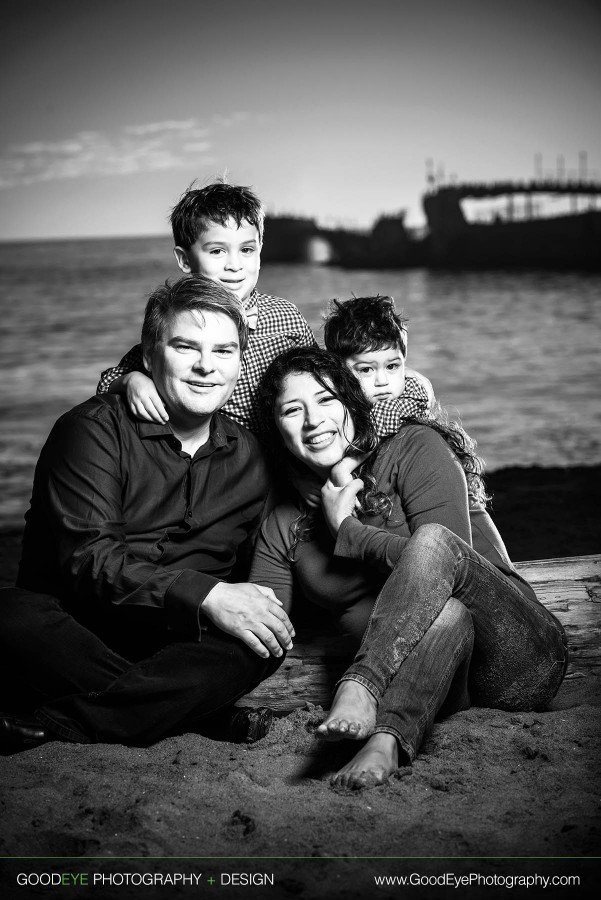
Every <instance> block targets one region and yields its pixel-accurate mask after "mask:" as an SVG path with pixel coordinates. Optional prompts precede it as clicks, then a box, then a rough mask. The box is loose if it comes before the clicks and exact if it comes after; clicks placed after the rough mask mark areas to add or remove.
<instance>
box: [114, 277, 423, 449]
mask: <svg viewBox="0 0 601 900" xmlns="http://www.w3.org/2000/svg"><path fill="white" fill-rule="evenodd" d="M242 305H243V307H244V309H245V310H246V312H247V313H248V316H249V320H250V322H249V340H248V347H247V348H246V351H245V352H244V357H243V360H242V371H241V373H240V378H239V379H238V383H237V385H236V388H235V390H234V393H233V394H232V396H231V397H230V399H229V400H228V402H227V403H226V404H225V406H224V407H223V410H222V412H224V413H225V414H226V415H228V416H229V417H230V418H231V419H234V421H236V422H239V423H240V425H244V426H245V427H246V428H248V429H249V430H250V431H253V432H255V433H258V432H259V431H260V430H261V429H260V423H259V417H258V412H257V405H256V395H257V387H258V385H259V382H260V381H261V378H262V377H263V374H264V372H265V370H266V369H267V367H268V365H269V364H270V362H271V361H272V360H273V359H275V357H276V356H278V355H279V354H280V353H282V351H284V350H287V349H288V348H289V347H311V346H313V345H314V344H316V341H315V337H314V336H313V332H312V331H311V329H310V328H309V325H308V323H307V321H306V320H305V318H304V316H303V315H302V314H301V313H300V312H299V310H298V309H297V307H296V306H295V305H294V303H291V302H290V301H289V300H283V299H282V298H281V297H271V296H270V295H269V294H260V293H259V292H258V291H256V290H254V291H253V292H252V293H251V295H250V297H248V298H247V300H246V301H245V302H244V303H243V304H242ZM255 322H256V326H255V327H254V328H253V327H252V325H253V324H254V323H255ZM137 371H139V372H144V365H143V360H142V347H141V345H140V344H137V345H136V346H135V347H132V349H131V350H130V351H129V353H126V354H125V356H124V357H123V359H122V360H121V361H120V363H119V364H118V365H117V366H114V367H113V368H111V369H106V370H105V371H104V372H103V373H102V375H101V376H100V381H99V382H98V386H97V388H96V391H97V393H99V394H103V393H106V391H108V389H109V387H110V385H111V383H112V382H113V381H114V380H115V379H116V378H119V377H120V376H121V375H126V374H127V373H128V372H137ZM428 402H429V398H428V393H427V391H426V389H425V387H424V386H423V385H422V384H421V382H420V381H418V380H417V379H415V378H407V379H406V381H405V391H404V393H403V395H402V396H401V397H400V398H399V399H398V400H384V401H382V402H381V403H378V404H376V406H374V408H373V413H372V414H373V418H374V421H375V423H376V428H377V431H378V436H379V437H381V438H383V437H386V436H387V435H389V434H394V433H395V432H396V431H398V429H399V428H400V426H401V424H402V422H403V419H404V418H405V417H406V416H423V415H424V414H426V413H427V410H428Z"/></svg>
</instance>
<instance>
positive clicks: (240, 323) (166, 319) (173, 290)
mask: <svg viewBox="0 0 601 900" xmlns="http://www.w3.org/2000/svg"><path fill="white" fill-rule="evenodd" d="M182 312H198V313H200V314H201V315H202V313H205V312H213V313H223V315H225V316H229V318H230V319H231V320H232V321H233V323H234V325H235V326H236V329H237V331H238V338H239V341H240V352H241V353H243V352H244V350H246V346H247V344H248V322H247V319H246V314H245V312H244V310H243V308H242V304H241V303H240V301H239V300H238V298H237V297H235V296H234V295H233V294H231V293H230V292H229V291H228V290H226V288H224V287H222V286H221V285H220V284H217V282H215V281H211V279H210V278H206V277H205V276H204V275H185V276H184V277H183V278H179V279H178V280H177V281H175V282H173V284H171V283H170V282H169V281H166V282H165V284H161V285H159V286H158V287H157V288H156V290H154V291H153V292H152V294H151V295H150V297H149V298H148V303H147V304H146V312H145V313H144V324H143V325H142V349H143V351H144V353H147V354H150V353H152V352H153V351H154V350H155V349H156V347H157V346H158V345H159V344H160V342H161V339H162V337H163V334H164V332H165V329H166V328H167V326H168V325H169V324H170V322H171V321H172V319H173V318H174V317H175V316H177V315H178V314H179V313H182Z"/></svg>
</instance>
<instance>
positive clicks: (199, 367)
mask: <svg viewBox="0 0 601 900" xmlns="http://www.w3.org/2000/svg"><path fill="white" fill-rule="evenodd" d="M194 369H195V370H196V371H197V372H200V373H202V374H203V375H206V374H207V373H208V372H213V371H214V370H215V361H214V360H213V356H212V354H210V353H199V354H198V356H197V357H196V359H195V360H194Z"/></svg>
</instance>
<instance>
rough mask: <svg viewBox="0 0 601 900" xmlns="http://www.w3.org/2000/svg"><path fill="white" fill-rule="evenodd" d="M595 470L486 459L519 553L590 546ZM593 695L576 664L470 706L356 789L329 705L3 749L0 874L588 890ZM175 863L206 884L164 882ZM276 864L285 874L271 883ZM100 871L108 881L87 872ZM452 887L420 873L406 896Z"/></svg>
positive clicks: (596, 770) (293, 885)
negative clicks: (140, 738)
mask: <svg viewBox="0 0 601 900" xmlns="http://www.w3.org/2000/svg"><path fill="white" fill-rule="evenodd" d="M599 482H600V479H599V472H598V468H589V469H584V468H583V469H574V470H561V469H557V470H545V469H541V470H537V469H514V470H509V469H508V470H501V471H500V472H497V473H493V474H492V476H491V477H490V479H489V485H490V487H491V488H492V490H493V491H494V494H495V500H494V501H493V510H494V513H495V516H496V519H497V523H498V524H499V527H500V529H501V531H502V533H503V534H504V536H506V537H507V543H508V546H509V548H510V551H511V553H512V555H513V557H514V558H515V559H516V560H520V559H522V560H523V559H527V558H534V557H537V558H551V557H555V556H570V555H579V554H590V553H594V552H598V550H599V546H601V541H599V520H598V516H597V515H595V516H594V518H593V514H594V512H595V510H596V508H598V500H597V501H595V498H594V494H593V488H594V486H595V485H596V487H595V488H594V489H595V490H596V491H597V492H598V491H599ZM19 537H20V536H19V534H18V533H17V532H12V533H9V534H5V535H4V536H3V538H2V540H1V543H0V549H1V553H2V576H3V583H4V584H7V583H10V582H11V580H12V579H13V578H14V572H15V566H16V562H17V560H18V555H19ZM533 550H535V551H536V552H533ZM600 704H601V698H600V695H599V686H598V677H596V676H594V675H588V676H586V677H579V678H578V677H573V678H568V679H567V680H566V681H565V682H564V685H563V686H562V688H561V689H560V691H559V693H558V695H557V697H556V698H555V700H554V701H553V703H552V705H551V707H550V709H549V710H547V711H545V712H536V713H516V714H509V713H504V712H499V711H494V710H484V709H471V710H469V711H467V712H463V713H460V714H458V715H455V716H453V717H452V718H450V719H448V720H445V721H442V722H439V723H437V724H436V725H435V727H434V730H433V733H432V735H431V736H430V738H429V739H428V740H427V742H426V743H425V745H424V746H423V749H422V752H421V753H420V755H419V758H418V759H417V761H416V762H415V764H414V765H413V766H412V767H411V768H408V769H402V770H400V771H399V773H398V777H394V778H392V779H391V781H390V783H389V784H388V785H386V786H383V787H378V788H375V789H371V790H367V791H363V792H358V793H357V792H354V793H346V792H341V791H338V790H334V789H332V788H331V787H330V785H329V780H328V776H329V774H330V773H331V772H333V771H335V769H336V768H337V767H339V766H340V764H341V762H342V761H343V760H344V759H345V758H346V755H347V754H348V749H349V748H348V745H347V744H341V745H326V744H323V742H321V741H320V740H318V739H317V738H316V737H315V735H314V728H315V725H316V724H317V723H318V722H319V720H320V716H321V710H320V709H319V708H312V707H309V708H307V709H304V710H297V711H296V712H294V713H293V714H291V715H289V716H286V717H283V718H280V719H278V720H276V722H275V724H274V725H273V727H272V729H271V731H270V733H269V734H268V736H267V737H266V738H264V739H263V740H262V741H260V742H259V743H257V744H254V745H248V746H247V745H240V744H233V743H228V742H218V741H213V740H209V739H208V738H206V737H203V736H201V735H198V734H184V735H181V736H177V737H172V738H169V739H166V740H164V741H161V742H160V743H158V744H157V745H155V746H153V747H150V748H145V749H140V748H126V747H123V746H111V745H91V746H81V745H73V744H64V743H58V742H54V743H49V744H46V745H43V746H41V747H39V748H37V749H35V750H30V751H27V752H25V753H21V754H14V755H12V756H6V757H5V758H4V759H3V760H2V766H3V778H2V781H3V784H4V790H3V793H4V798H3V801H2V817H1V824H0V855H1V856H2V857H3V860H2V862H1V863H0V866H1V871H2V874H1V877H0V884H2V886H3V887H4V896H7V897H13V896H19V897H25V896H32V897H38V896H52V895H55V896H61V895H62V896H64V891H65V889H64V887H63V888H61V887H42V886H41V885H34V884H32V883H29V885H24V886H23V887H19V886H18V882H17V875H18V874H19V873H22V874H23V873H24V874H25V875H26V876H27V875H32V876H33V875H35V874H36V873H37V874H40V873H52V872H55V873H56V872H71V873H79V874H80V876H81V877H82V878H83V876H84V875H85V877H86V878H87V879H88V883H87V884H83V883H82V881H80V882H79V887H71V888H70V890H69V895H70V896H72V897H83V896H86V897H89V896H90V888H91V889H93V890H97V891H98V895H99V896H106V897H130V896H131V897H134V896H137V897H140V896H142V897H145V896H161V897H162V896H200V895H201V893H203V892H204V891H205V890H209V885H210V884H211V882H210V881H208V879H209V878H215V879H216V881H215V882H214V883H215V885H218V886H219V889H220V896H222V897H229V896H238V895H239V890H240V886H243V885H239V886H236V884H235V883H234V881H233V874H234V873H238V874H240V873H242V874H244V873H246V877H247V878H248V879H249V880H248V882H247V890H250V891H251V894H250V896H253V897H255V896H256V897H263V896H265V897H267V896H270V897H301V898H306V900H309V898H316V897H332V898H354V897H357V898H359V897H367V896H378V897H380V896H381V897H397V896H401V888H400V887H399V886H398V884H397V885H396V886H394V885H390V884H389V885H388V886H378V885H377V884H376V882H375V880H374V878H375V877H384V876H393V875H398V876H399V877H402V876H406V877H409V876H412V877H413V878H414V881H415V879H418V878H420V877H421V878H422V879H426V878H430V879H432V878H439V879H440V878H441V877H442V876H444V875H445V873H447V874H448V873H449V872H452V873H454V874H455V875H456V876H457V877H459V876H460V875H464V876H466V877H467V876H468V875H469V874H470V873H471V874H472V876H473V877H474V883H473V884H472V887H471V888H470V890H469V892H468V895H469V896H473V897H477V896H491V897H492V896H497V895H498V894H499V892H500V891H501V890H502V889H505V890H506V889H507V885H506V884H505V886H504V887H503V885H501V886H498V887H497V893H495V892H494V890H493V893H492V894H491V893H490V890H491V887H490V885H492V884H493V881H491V879H495V878H496V879H497V885H499V879H507V877H509V876H512V877H513V876H516V877H517V876H523V877H524V878H525V877H526V876H530V877H532V878H533V877H535V875H537V874H538V875H539V876H541V877H542V875H544V876H545V877H551V876H552V875H553V874H555V875H559V876H561V877H563V876H570V875H579V876H580V877H581V884H580V887H578V888H577V889H574V891H573V893H574V895H575V896H578V897H581V896H582V897H583V896H589V895H591V894H592V893H593V887H594V882H595V873H598V871H599V846H600V838H601V817H600V792H601V760H600V759H599V753H598V747H599V742H600V738H601V733H600V732H601V728H600V716H599V711H600V710H599V707H600ZM9 857H13V859H9ZM23 857H28V859H26V860H25V859H23ZM32 857H33V859H32ZM123 857H127V859H123ZM365 857H368V859H366V858H365ZM529 857H530V858H529ZM110 873H112V874H113V876H114V877H115V879H117V881H115V883H113V884H111V883H109V882H108V881H107V880H106V879H108V877H109V875H110ZM128 873H129V874H128ZM174 873H179V874H180V875H182V876H183V875H186V876H187V877H189V878H190V879H192V875H195V876H199V880H198V882H197V883H196V884H195V885H194V884H192V883H191V881H188V882H185V881H181V880H180V881H172V883H170V882H169V881H168V882H165V883H163V884H157V883H156V882H157V879H156V876H161V877H163V878H164V877H165V876H166V875H170V876H173V874H174ZM270 873H271V874H272V875H273V876H274V881H275V884H274V886H270V885H269V884H267V885H262V884H261V879H264V877H265V876H266V874H267V875H269V874H270ZM94 874H96V875H97V876H99V875H104V876H105V881H104V882H101V881H98V883H97V884H94V883H93V876H94ZM125 875H128V878H125V880H124V881H123V882H122V883H119V882H118V878H119V877H120V876H122V877H123V878H124V877H125ZM136 877H137V879H138V881H136ZM476 877H479V878H480V879H481V882H477V881H476V880H475V879H476ZM142 878H146V882H144V881H141V879H142ZM149 878H150V879H154V881H152V882H149V881H148V879H149ZM228 879H229V880H228ZM253 879H254V883H253ZM486 879H489V881H488V882H487V881H486ZM138 882H139V883H138ZM448 890H449V887H448V886H447V887H443V886H441V885H440V884H434V883H432V882H430V883H428V884H425V883H423V882H421V883H418V884H415V883H414V884H413V886H412V887H411V891H410V894H409V895H410V896H414V897H422V896H423V897H428V898H430V897H434V898H436V897H439V896H447V895H448ZM516 890H517V891H518V893H517V894H516V893H515V892H514V893H513V896H520V897H521V896H528V897H534V896H536V897H538V896H542V895H543V893H544V896H545V897H547V896H549V897H553V896H569V895H571V893H567V892H566V890H565V888H563V890H562V889H560V888H559V887H558V888H557V889H548V890H544V889H543V888H542V887H540V891H541V893H539V892H537V890H536V889H530V888H528V889H527V888H525V887H524V888H523V893H521V892H520V890H521V889H520V888H516Z"/></svg>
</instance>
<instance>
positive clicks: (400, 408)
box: [371, 376, 430, 439]
mask: <svg viewBox="0 0 601 900" xmlns="http://www.w3.org/2000/svg"><path fill="white" fill-rule="evenodd" d="M429 407H430V397H429V396H428V391H427V390H426V387H425V385H424V384H423V383H422V382H421V381H420V380H419V378H413V377H411V376H408V377H407V378H406V379H405V390H404V391H403V393H402V394H401V396H400V397H399V398H398V400H380V402H379V403H376V404H375V405H374V406H373V408H372V411H371V415H372V419H373V420H374V423H375V426H376V430H377V432H378V437H379V438H380V439H382V438H385V437H388V436H389V435H391V434H396V433H397V431H398V430H399V428H400V427H401V425H402V424H403V419H405V418H407V416H417V417H418V418H427V417H428V416H429Z"/></svg>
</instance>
